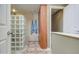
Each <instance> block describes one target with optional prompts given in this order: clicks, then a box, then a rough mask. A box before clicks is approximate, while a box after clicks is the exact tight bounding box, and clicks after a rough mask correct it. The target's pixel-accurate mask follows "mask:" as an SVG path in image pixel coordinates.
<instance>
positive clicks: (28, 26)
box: [10, 4, 39, 54]
mask: <svg viewBox="0 0 79 59" xmlns="http://www.w3.org/2000/svg"><path fill="white" fill-rule="evenodd" d="M34 6H35V8H34V9H33V7H34ZM31 9H32V10H31ZM38 10H39V5H38V6H36V5H33V6H32V5H22V4H13V5H11V20H10V21H11V41H10V42H11V49H10V51H11V53H12V54H14V53H32V52H34V50H35V49H34V48H35V47H38V46H39V40H38V31H39V30H38Z"/></svg>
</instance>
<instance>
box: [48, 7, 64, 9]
mask: <svg viewBox="0 0 79 59" xmlns="http://www.w3.org/2000/svg"><path fill="white" fill-rule="evenodd" d="M49 8H51V9H52V8H53V9H64V6H49Z"/></svg>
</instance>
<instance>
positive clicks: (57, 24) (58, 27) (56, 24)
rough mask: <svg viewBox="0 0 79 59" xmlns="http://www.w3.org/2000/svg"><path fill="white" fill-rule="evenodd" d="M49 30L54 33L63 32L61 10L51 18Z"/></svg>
mask: <svg viewBox="0 0 79 59" xmlns="http://www.w3.org/2000/svg"><path fill="white" fill-rule="evenodd" d="M51 17H52V18H51V21H52V22H51V23H52V25H51V28H52V31H55V32H63V10H59V11H58V12H57V13H56V14H54V15H52V16H51Z"/></svg>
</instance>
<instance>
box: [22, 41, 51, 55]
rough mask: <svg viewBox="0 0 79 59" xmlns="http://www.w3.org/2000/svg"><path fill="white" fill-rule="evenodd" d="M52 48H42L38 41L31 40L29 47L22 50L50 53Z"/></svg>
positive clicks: (31, 52)
mask: <svg viewBox="0 0 79 59" xmlns="http://www.w3.org/2000/svg"><path fill="white" fill-rule="evenodd" d="M50 52H51V51H50V49H48V48H47V49H41V48H40V46H39V44H38V42H29V44H28V47H27V48H26V49H24V50H23V51H22V53H23V54H50Z"/></svg>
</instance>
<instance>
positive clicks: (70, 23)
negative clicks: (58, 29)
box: [63, 4, 79, 34]
mask: <svg viewBox="0 0 79 59" xmlns="http://www.w3.org/2000/svg"><path fill="white" fill-rule="evenodd" d="M63 18H64V21H63V31H64V32H66V33H75V34H79V4H71V5H68V6H66V7H65V8H64V17H63Z"/></svg>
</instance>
